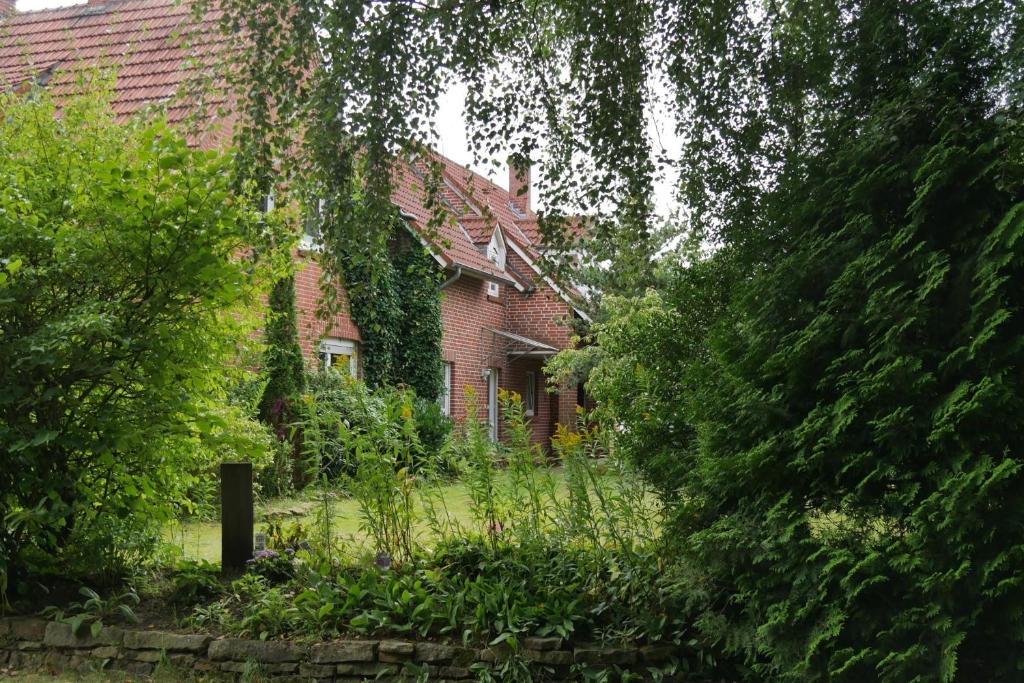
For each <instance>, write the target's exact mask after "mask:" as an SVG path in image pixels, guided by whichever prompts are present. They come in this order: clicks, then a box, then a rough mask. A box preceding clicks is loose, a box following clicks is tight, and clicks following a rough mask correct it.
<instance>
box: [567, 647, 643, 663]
mask: <svg viewBox="0 0 1024 683" xmlns="http://www.w3.org/2000/svg"><path fill="white" fill-rule="evenodd" d="M573 659H574V661H575V662H576V663H577V664H587V665H590V666H630V665H632V664H636V660H637V651H636V650H626V649H622V648H599V647H578V648H576V650H575V652H574V653H573Z"/></svg>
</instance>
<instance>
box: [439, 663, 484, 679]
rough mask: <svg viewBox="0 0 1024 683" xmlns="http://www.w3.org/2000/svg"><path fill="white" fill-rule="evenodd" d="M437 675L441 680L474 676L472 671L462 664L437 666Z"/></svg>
mask: <svg viewBox="0 0 1024 683" xmlns="http://www.w3.org/2000/svg"><path fill="white" fill-rule="evenodd" d="M437 675H438V676H440V677H441V678H442V679H443V680H449V681H451V680H456V681H457V680H461V679H467V678H475V676H474V675H473V672H472V671H471V670H470V669H467V668H465V667H462V666H442V667H438V669H437Z"/></svg>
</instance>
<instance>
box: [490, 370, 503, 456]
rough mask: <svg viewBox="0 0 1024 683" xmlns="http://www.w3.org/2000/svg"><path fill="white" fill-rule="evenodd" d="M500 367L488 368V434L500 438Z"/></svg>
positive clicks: (492, 438) (493, 437)
mask: <svg viewBox="0 0 1024 683" xmlns="http://www.w3.org/2000/svg"><path fill="white" fill-rule="evenodd" d="M499 373H500V371H499V370H498V368H487V435H488V436H490V437H491V441H495V442H496V441H497V440H498V379H499Z"/></svg>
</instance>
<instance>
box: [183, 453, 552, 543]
mask: <svg viewBox="0 0 1024 683" xmlns="http://www.w3.org/2000/svg"><path fill="white" fill-rule="evenodd" d="M552 475H553V476H554V477H555V480H556V482H557V485H558V488H559V490H561V489H562V488H563V481H564V480H563V475H562V472H561V471H560V470H553V471H552ZM440 494H441V497H442V499H443V500H444V503H445V506H446V507H447V510H448V514H449V516H450V517H451V518H452V520H453V521H456V522H458V523H459V524H461V525H462V526H464V527H466V528H472V527H473V526H474V524H475V522H474V520H473V514H472V511H471V509H470V499H469V494H468V492H467V490H466V487H465V485H463V484H462V483H460V482H455V483H452V484H447V485H443V486H441V489H440ZM320 495H321V492H319V491H315V490H311V491H309V492H308V493H306V494H305V495H301V496H298V497H293V498H277V499H273V500H269V501H265V502H262V503H260V504H259V505H257V506H256V530H257V531H260V530H262V529H263V528H264V527H265V526H266V523H267V522H268V521H270V520H271V519H275V520H280V521H281V522H283V523H285V524H294V523H301V524H302V525H303V526H305V527H306V528H309V529H310V530H311V532H312V528H313V525H314V523H315V522H316V517H317V513H318V510H319V508H320V507H321V506H322V505H323V503H322V502H321V500H318V497H319V496H320ZM331 495H332V496H333V500H332V501H331V503H330V504H331V511H332V520H333V521H332V529H333V530H334V533H335V535H336V536H337V537H339V538H341V539H342V540H346V541H349V542H351V543H352V544H353V545H354V546H356V547H359V546H362V545H363V544H364V542H365V541H366V540H367V537H366V535H365V533H364V532H363V530H362V522H361V519H360V513H359V503H358V502H356V500H354V499H353V498H349V497H347V496H346V495H345V494H344V493H343V492H332V493H331ZM416 504H417V505H418V506H419V507H420V510H418V511H417V512H419V513H420V514H417V515H416V519H417V520H419V522H418V524H417V530H418V532H419V533H420V534H421V535H423V536H424V537H425V536H427V535H428V534H429V528H428V525H427V522H426V521H425V518H426V514H424V513H423V510H422V503H421V501H420V500H419V499H418V498H417V499H416ZM165 537H166V539H167V540H168V541H169V542H170V543H171V544H172V545H175V546H177V547H178V548H180V549H181V551H182V553H183V555H184V556H185V557H187V558H190V559H197V560H198V559H203V560H207V561H209V562H220V550H221V549H220V522H183V523H178V524H175V525H173V526H172V527H169V528H168V529H167V532H166V534H165Z"/></svg>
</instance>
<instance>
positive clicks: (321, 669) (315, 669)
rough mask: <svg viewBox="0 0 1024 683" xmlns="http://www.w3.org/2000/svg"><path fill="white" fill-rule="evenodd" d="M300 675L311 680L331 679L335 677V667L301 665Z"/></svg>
mask: <svg viewBox="0 0 1024 683" xmlns="http://www.w3.org/2000/svg"><path fill="white" fill-rule="evenodd" d="M299 675H300V676H307V677H309V678H330V677H331V676H333V675H334V666H333V665H331V664H306V663H302V664H299Z"/></svg>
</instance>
